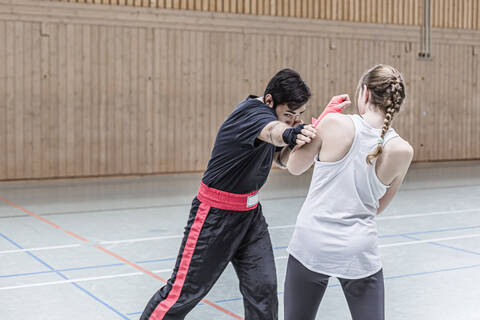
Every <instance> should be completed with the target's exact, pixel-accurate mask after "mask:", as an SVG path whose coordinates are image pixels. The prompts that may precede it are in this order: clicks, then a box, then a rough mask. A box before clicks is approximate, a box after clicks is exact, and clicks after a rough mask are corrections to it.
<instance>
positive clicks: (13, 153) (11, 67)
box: [0, 0, 480, 180]
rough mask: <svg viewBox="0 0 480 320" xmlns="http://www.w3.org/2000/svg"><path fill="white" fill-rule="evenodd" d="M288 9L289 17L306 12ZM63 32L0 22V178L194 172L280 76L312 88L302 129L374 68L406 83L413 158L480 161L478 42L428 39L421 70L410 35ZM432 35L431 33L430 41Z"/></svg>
mask: <svg viewBox="0 0 480 320" xmlns="http://www.w3.org/2000/svg"><path fill="white" fill-rule="evenodd" d="M238 3H240V2H238ZM243 3H244V4H245V2H243ZM258 3H259V2H257V6H256V8H257V10H259V9H258V8H260V7H259V6H258ZM305 3H306V4H307V8H311V7H312V4H310V2H308V1H307V2H305ZM359 3H360V2H359V1H357V0H345V1H343V2H342V3H340V4H339V5H337V6H336V7H335V8H333V7H330V8H331V11H330V12H331V14H332V12H335V10H336V12H337V13H335V14H336V15H337V16H338V17H339V18H340V17H341V16H342V14H341V11H342V10H346V9H345V8H346V7H348V8H349V9H348V15H351V14H353V12H354V11H355V8H356V6H358V4H359ZM375 3H378V2H376V1H372V2H371V6H374V4H375ZM180 4H181V2H180ZM232 4H234V5H235V8H236V4H237V3H234V2H230V5H232ZM252 4H253V2H252ZM285 4H286V2H282V6H283V8H288V9H289V10H290V8H291V6H290V5H291V3H287V5H285ZM327 4H328V2H326V1H325V0H322V2H319V3H318V8H321V7H322V6H323V7H324V8H326V7H327ZM408 4H409V6H408V8H407V6H404V8H405V10H406V11H407V10H408V11H409V12H413V11H415V12H417V14H418V12H419V11H418V10H419V8H418V6H416V4H415V3H414V2H413V1H410V2H408ZM277 5H278V3H277ZM469 6H470V7H473V4H472V5H465V7H469ZM232 8H233V7H232V6H231V7H230V10H231V9H232ZM252 8H253V6H252ZM298 8H299V11H298V10H297V9H298ZM298 8H297V7H294V10H293V11H292V14H293V15H297V14H299V13H300V14H303V13H302V12H304V11H303V8H304V7H302V6H300V7H298ZM312 8H315V6H314V5H313V7H312ZM350 9H351V11H350ZM387 9H388V8H387ZM312 10H315V9H312ZM388 10H389V9H388ZM309 11H310V9H309V10H307V12H309ZM367 12H368V11H367ZM288 13H289V14H290V11H288ZM308 14H310V13H308ZM335 14H334V15H335ZM438 14H440V13H439V12H436V13H435V15H438ZM319 15H320V12H319ZM375 17H377V18H375ZM378 18H379V16H370V17H369V18H368V19H371V20H375V19H378ZM473 20H474V19H473V18H472V21H473ZM14 21H15V22H14ZM65 21H66V20H65V19H64V18H62V17H59V21H52V20H49V21H45V22H39V21H28V20H25V19H24V18H23V19H7V20H0V41H1V42H3V43H5V44H6V45H5V46H2V47H0V112H2V114H3V119H4V120H3V121H1V123H2V126H1V127H0V148H2V149H3V150H4V152H3V153H2V156H0V161H2V163H3V164H4V165H2V166H1V167H0V179H1V180H5V179H25V178H48V177H71V176H98V175H100V176H101V175H119V174H148V173H160V172H185V171H201V170H203V169H204V168H205V166H206V164H207V161H208V158H209V156H210V151H211V147H212V144H213V139H214V138H215V134H216V132H217V130H218V127H219V126H220V124H221V123H222V122H223V120H224V119H225V117H226V116H227V115H228V114H229V113H230V112H231V110H232V109H233V108H234V107H235V105H236V104H238V103H239V102H240V101H241V100H243V99H244V98H245V97H246V96H247V95H248V94H250V93H252V94H262V93H263V90H264V87H265V86H266V84H267V82H268V80H269V78H270V77H271V76H272V75H273V74H274V73H275V72H276V71H278V70H279V69H281V68H284V67H291V68H294V69H296V70H298V71H299V72H300V73H301V74H302V76H303V78H304V79H305V80H306V82H307V83H308V84H309V86H310V87H311V88H312V92H313V97H312V101H311V102H310V103H309V105H308V111H307V113H306V115H305V120H306V121H308V119H309V118H310V116H317V115H318V114H319V113H320V112H321V110H322V109H323V106H324V105H325V104H326V103H327V102H328V100H329V98H330V96H332V95H334V94H337V93H342V92H347V93H349V94H350V95H352V96H354V94H355V89H356V84H357V81H358V79H359V77H360V76H361V74H362V73H363V72H364V71H365V70H366V69H367V68H368V67H371V66H372V65H373V64H375V63H378V62H384V63H390V64H393V65H395V66H397V67H398V68H399V69H400V70H401V71H402V72H403V74H404V76H405V79H406V81H407V89H408V91H407V94H408V98H407V104H406V105H405V112H404V113H402V114H401V115H399V116H398V117H396V118H395V122H394V127H395V128H396V129H397V130H398V131H399V132H400V134H401V135H402V136H404V137H405V138H406V139H407V140H409V141H411V143H412V145H413V146H414V148H415V151H416V153H415V160H416V161H431V160H451V159H478V158H480V144H478V139H476V138H477V137H478V136H480V128H479V127H478V125H477V124H478V122H479V121H480V118H479V117H480V111H479V110H480V107H479V103H480V90H479V89H478V83H479V82H480V74H479V70H480V61H479V60H480V57H479V56H480V45H479V44H478V43H473V44H472V43H468V42H464V43H447V42H446V41H443V42H441V43H436V42H433V44H432V52H433V54H434V59H433V60H431V61H420V60H418V59H417V58H416V55H417V53H418V50H419V49H420V48H419V42H418V39H417V38H415V39H413V38H412V39H413V40H410V41H407V40H398V39H397V40H395V39H390V38H389V37H386V38H385V39H383V40H382V39H375V38H373V37H372V38H365V37H359V38H357V36H355V35H353V34H352V35H351V36H350V37H347V38H345V37H337V36H332V35H330V34H327V33H325V34H322V33H321V32H319V33H318V34H317V33H311V34H305V35H304V34H302V33H301V32H300V33H299V34H298V35H294V34H284V33H283V31H281V30H280V31H276V30H275V28H272V30H273V31H271V32H269V33H268V34H267V33H262V32H251V30H250V31H249V30H246V29H241V30H240V32H236V31H235V29H234V27H232V28H231V29H230V30H223V29H220V28H218V29H215V30H204V29H201V28H199V29H193V28H186V27H185V26H184V25H183V24H182V23H178V24H177V25H175V27H174V28H171V27H169V28H166V27H162V26H156V25H151V26H145V25H138V26H136V25H128V26H127V25H125V26H123V25H121V24H119V25H99V24H98V23H90V22H88V21H84V22H78V21H77V22H75V23H68V22H65ZM268 23H269V25H273V26H275V23H278V25H279V26H280V25H283V24H285V23H286V22H285V20H283V19H278V22H277V21H275V20H268ZM295 23H297V22H295ZM306 23H312V22H306ZM315 23H317V22H315ZM331 23H335V22H331ZM314 26H315V25H313V24H312V27H314ZM226 27H227V25H226ZM339 28H345V26H344V25H343V26H342V25H339ZM359 28H361V27H359ZM402 30H403V29H402ZM322 32H323V31H322ZM384 32H385V34H389V32H394V31H388V30H385V31H384ZM397 32H400V31H397ZM442 32H444V31H442V30H441V29H436V30H434V34H436V35H437V39H439V35H440V34H441V33H442ZM445 32H451V31H448V30H447V31H445ZM470 34H471V31H466V32H463V31H461V30H458V31H455V35H458V37H463V36H465V37H466V36H467V35H470ZM352 52H355V53H357V54H355V55H352ZM339 75H341V76H339ZM446 127H448V128H450V130H445V128H446Z"/></svg>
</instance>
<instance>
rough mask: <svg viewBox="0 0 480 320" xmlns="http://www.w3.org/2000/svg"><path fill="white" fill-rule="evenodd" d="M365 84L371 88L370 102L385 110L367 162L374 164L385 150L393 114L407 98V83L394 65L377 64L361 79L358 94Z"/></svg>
mask: <svg viewBox="0 0 480 320" xmlns="http://www.w3.org/2000/svg"><path fill="white" fill-rule="evenodd" d="M364 86H366V87H367V89H368V90H370V102H371V103H372V104H373V105H374V106H375V107H377V108H379V109H380V110H382V111H383V112H385V120H384V122H383V127H382V133H381V135H380V138H379V139H378V143H377V146H376V148H375V149H374V150H373V151H372V152H371V153H370V154H369V155H368V156H367V159H366V161H367V163H368V164H369V165H371V164H373V162H372V160H373V159H376V158H378V156H380V155H381V154H382V151H383V141H384V138H385V135H386V134H387V132H388V130H389V129H390V126H391V124H392V120H393V116H394V115H395V114H396V113H397V112H399V111H400V107H401V106H402V104H403V101H404V100H405V84H404V81H403V77H402V74H401V73H400V72H399V71H398V70H397V69H395V68H394V67H392V66H389V65H382V64H379V65H376V66H375V67H373V68H371V69H370V70H368V71H367V72H366V73H365V74H364V75H363V76H362V78H361V79H360V82H359V84H358V88H357V96H358V94H359V92H360V89H361V88H363V87H364Z"/></svg>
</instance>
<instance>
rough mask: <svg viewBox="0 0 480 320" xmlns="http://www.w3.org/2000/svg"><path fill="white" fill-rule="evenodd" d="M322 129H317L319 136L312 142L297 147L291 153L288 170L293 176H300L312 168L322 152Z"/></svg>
mask: <svg viewBox="0 0 480 320" xmlns="http://www.w3.org/2000/svg"><path fill="white" fill-rule="evenodd" d="M320 128H321V126H319V127H317V129H316V130H317V134H316V135H315V138H314V139H312V142H310V143H309V144H306V145H304V146H302V147H295V148H294V149H293V150H292V152H291V153H290V157H289V158H288V162H287V169H288V171H289V172H290V173H291V174H293V175H296V176H297V175H300V174H302V173H304V172H305V171H307V170H308V168H310V166H311V165H312V163H313V161H314V160H315V156H316V155H317V154H318V152H319V151H320V148H321V146H322V139H321V138H320V133H319V131H320Z"/></svg>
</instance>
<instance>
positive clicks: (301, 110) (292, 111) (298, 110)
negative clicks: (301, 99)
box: [286, 106, 305, 113]
mask: <svg viewBox="0 0 480 320" xmlns="http://www.w3.org/2000/svg"><path fill="white" fill-rule="evenodd" d="M304 111H305V106H302V107H300V108H298V109H297V110H292V109H290V108H288V107H287V110H286V112H290V113H302V112H304Z"/></svg>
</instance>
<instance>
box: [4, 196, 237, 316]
mask: <svg viewBox="0 0 480 320" xmlns="http://www.w3.org/2000/svg"><path fill="white" fill-rule="evenodd" d="M0 200H2V201H4V202H6V203H8V204H9V205H11V206H13V207H15V208H17V209H19V210H22V211H24V212H26V213H28V214H29V215H31V216H32V217H35V218H37V219H40V220H42V221H43V222H45V223H47V224H49V225H51V226H53V227H55V228H56V229H60V230H62V228H61V227H60V226H59V225H57V224H55V223H53V222H51V221H49V220H47V219H45V218H43V217H40V216H38V215H36V214H35V213H33V212H30V211H28V210H27V209H24V208H22V207H20V206H18V205H16V204H15V203H13V202H11V201H9V200H7V199H4V198H2V197H0ZM64 231H66V230H64ZM67 231H68V230H67ZM67 233H68V234H69V235H71V236H73V237H75V238H77V236H78V235H76V234H73V233H71V232H67ZM78 237H80V236H78ZM80 238H82V237H80ZM80 238H78V239H80ZM82 239H84V240H85V241H86V242H89V241H88V240H87V239H85V238H82ZM80 240H81V239H80ZM95 248H97V249H99V250H101V251H103V252H105V253H107V254H108V255H111V256H112V257H114V258H116V259H118V260H120V261H123V262H125V263H126V264H128V265H130V266H132V267H134V268H135V269H137V270H140V271H142V272H143V273H145V274H148V275H150V276H151V277H153V278H155V279H158V280H160V281H162V282H164V283H166V282H167V280H165V279H163V278H162V277H159V276H157V275H156V274H154V273H152V272H150V271H148V270H146V269H144V268H142V267H140V266H139V265H137V264H135V263H133V262H131V261H129V260H127V259H125V258H123V257H121V256H119V255H117V254H115V253H113V252H112V251H109V250H107V249H106V248H103V247H101V246H100V245H95ZM27 253H29V254H30V255H32V256H33V254H31V253H30V252H28V251H27ZM58 274H60V273H58ZM74 285H76V284H75V283H74ZM76 286H77V287H79V286H78V285H76ZM79 288H80V287H79ZM85 292H86V291H85ZM90 295H91V294H90ZM91 296H92V297H94V296H93V295H91ZM94 298H95V297H94ZM97 300H98V298H97ZM98 301H100V302H101V300H98ZM202 302H204V303H206V304H208V305H210V306H212V307H213V308H215V309H217V310H219V311H221V312H223V313H225V314H227V315H229V316H231V317H233V318H235V319H238V320H244V319H243V318H242V317H240V316H239V315H237V314H235V313H233V312H231V311H229V310H227V309H225V308H223V307H221V306H219V305H217V304H215V303H213V302H211V301H208V300H206V299H203V300H202ZM105 305H106V304H105ZM112 310H114V309H112Z"/></svg>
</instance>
